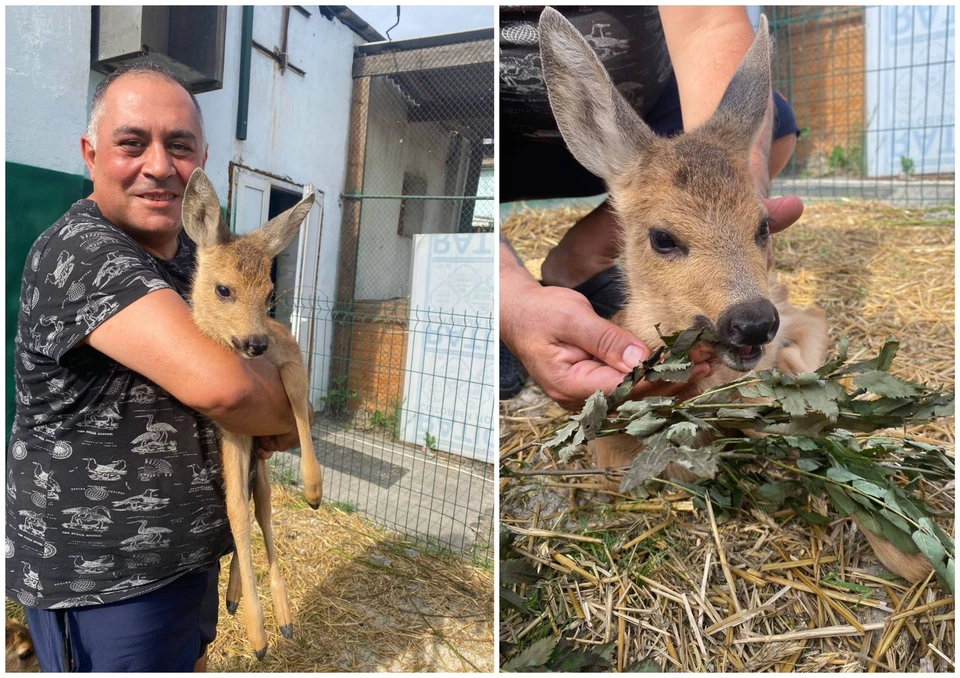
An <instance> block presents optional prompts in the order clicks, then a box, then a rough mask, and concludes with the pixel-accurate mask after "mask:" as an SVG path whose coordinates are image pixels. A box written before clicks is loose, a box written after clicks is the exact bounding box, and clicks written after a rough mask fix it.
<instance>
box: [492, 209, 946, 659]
mask: <svg viewBox="0 0 960 678" xmlns="http://www.w3.org/2000/svg"><path fill="white" fill-rule="evenodd" d="M587 211H588V210H586V209H578V208H573V209H570V208H566V209H557V210H551V211H534V210H525V211H523V212H520V213H519V214H517V215H515V216H513V217H512V218H511V219H509V220H508V221H506V222H505V223H504V225H503V233H504V235H505V236H506V237H507V238H508V239H509V240H510V241H511V242H512V243H513V244H514V245H515V247H516V249H517V250H518V252H519V253H520V254H521V256H522V257H524V259H525V260H526V261H527V262H528V268H529V269H530V270H531V272H533V273H534V275H537V274H538V273H539V265H540V263H541V262H542V260H543V257H544V256H545V255H546V253H547V252H548V251H549V249H550V248H551V247H553V246H554V245H555V244H556V243H557V242H558V241H559V239H560V237H561V236H562V235H563V233H564V232H565V230H566V229H567V228H568V227H569V226H570V225H571V224H572V223H574V221H576V219H578V218H579V217H580V216H582V215H583V214H585V213H586V212H587ZM953 220H954V213H953V210H952V209H938V210H920V209H913V210H904V209H897V208H892V207H889V206H884V205H878V204H871V203H858V202H851V201H843V202H840V203H814V204H812V205H808V206H807V209H806V212H805V214H804V217H803V219H802V220H801V222H800V223H799V224H797V225H794V226H793V227H792V228H790V229H789V230H788V231H786V232H785V233H782V234H779V235H776V236H775V237H774V242H775V260H776V266H777V269H778V271H779V272H780V278H781V280H782V281H784V282H785V283H786V284H787V286H788V288H789V289H790V294H791V299H792V301H793V302H794V304H795V305H797V306H800V307H803V306H807V305H810V304H814V303H816V304H817V305H819V306H820V307H821V308H823V310H824V311H825V312H826V314H827V320H828V323H829V324H830V325H831V327H832V328H833V331H832V336H833V338H834V339H836V337H837V336H838V335H839V334H843V335H844V336H846V337H847V338H848V339H849V340H850V347H851V351H850V353H851V355H850V357H851V359H857V358H858V357H860V356H869V355H870V354H871V352H873V353H872V354H873V355H875V352H876V351H877V350H878V349H879V348H880V346H881V345H882V343H883V340H884V339H885V338H887V337H888V336H893V337H896V338H897V339H899V340H900V341H901V349H900V353H899V355H898V357H897V359H896V361H895V362H894V366H893V369H892V370H891V371H892V372H894V373H897V374H899V375H901V376H904V377H907V378H910V379H915V380H918V381H923V382H926V383H928V384H932V385H938V386H942V387H943V388H945V389H951V390H952V389H953V388H954V379H955V376H954V228H953ZM564 420H565V413H564V412H563V411H562V410H561V409H560V408H559V407H557V406H556V405H555V404H553V403H552V402H550V401H549V400H547V399H546V398H545V397H544V396H543V395H542V393H541V392H540V391H539V389H538V388H536V387H528V388H526V389H525V390H524V391H523V392H522V393H521V394H520V395H519V396H517V397H516V398H514V399H513V400H511V401H507V402H505V403H502V404H501V429H500V435H501V439H500V443H501V446H500V451H501V462H502V464H503V465H504V466H505V467H506V468H507V469H511V470H522V471H525V472H528V473H529V472H531V471H533V472H535V473H536V472H538V471H543V470H550V471H553V473H552V474H548V475H527V476H521V477H516V476H512V477H505V478H504V479H503V480H501V484H500V492H501V522H502V524H503V525H504V526H505V527H506V529H508V530H509V531H510V532H511V533H512V534H513V541H512V545H511V547H510V548H509V550H507V551H506V552H502V553H501V555H500V557H501V559H503V558H508V557H509V558H519V559H522V560H524V561H526V562H527V563H529V564H531V565H532V566H533V567H535V568H536V569H537V570H538V571H539V573H540V574H541V575H543V578H541V579H540V580H539V581H537V582H536V583H533V584H523V585H516V586H514V587H513V588H514V590H515V591H517V592H518V593H519V594H520V595H521V596H522V597H523V598H524V599H525V600H526V601H527V603H528V606H529V609H530V614H524V613H521V612H518V611H517V610H515V609H514V608H512V607H510V606H502V609H501V617H500V630H499V636H500V638H499V639H500V643H501V651H502V652H503V654H502V655H501V660H509V659H511V658H514V657H516V656H517V655H518V653H519V652H520V651H522V650H524V649H525V648H529V647H530V646H531V645H532V644H533V643H534V642H535V641H537V640H539V639H543V638H548V637H557V636H559V637H562V638H564V639H567V640H569V641H571V642H572V643H573V645H574V646H575V647H576V648H577V649H579V650H586V651H589V650H591V649H594V650H595V649H597V648H599V647H601V646H603V645H604V644H607V643H613V644H614V645H615V649H614V650H613V651H612V653H611V654H610V655H609V656H610V662H609V663H610V664H611V665H612V668H613V669H619V670H624V669H630V668H637V667H638V666H641V665H642V666H644V667H645V668H647V669H648V670H650V669H655V670H667V671H823V672H862V671H867V672H872V671H878V670H880V671H953V670H954V666H953V659H952V658H953V656H954V652H955V633H954V606H953V600H952V599H951V598H949V597H948V594H947V593H945V592H944V591H943V590H942V589H941V587H940V585H939V584H938V583H937V582H936V581H934V580H928V581H926V582H922V583H920V584H918V585H915V586H909V585H908V584H907V583H906V582H904V581H903V580H899V579H897V578H895V577H893V576H892V575H889V574H888V573H887V572H886V570H885V569H884V568H883V567H882V566H880V565H879V564H878V562H877V561H876V559H875V557H874V556H873V554H872V552H871V551H870V549H869V548H868V547H867V544H866V540H865V539H864V538H863V535H861V534H859V533H858V532H857V529H856V527H855V526H853V525H852V524H851V523H850V522H849V521H847V520H837V521H834V522H833V523H832V524H831V525H829V526H825V527H823V528H820V527H810V526H807V525H804V524H798V523H797V522H796V521H794V520H791V519H789V516H788V515H774V516H769V515H766V514H763V513H759V512H757V513H751V514H743V513H741V514H739V515H736V516H735V517H734V518H733V519H732V520H730V521H727V522H726V523H722V524H720V523H718V522H717V520H716V518H715V516H714V515H713V513H712V511H709V510H708V511H699V510H696V509H694V507H693V505H692V503H691V502H690V500H689V498H688V497H687V496H686V495H685V494H684V493H683V492H679V491H677V492H672V491H663V492H661V493H660V495H659V497H655V498H653V499H652V500H646V501H643V502H637V501H631V500H629V499H628V498H626V497H621V496H611V495H609V494H605V493H602V492H597V491H595V489H596V481H595V480H592V479H591V476H589V475H574V474H570V475H562V472H563V470H564V469H566V470H572V471H574V472H576V470H578V469H586V468H590V467H591V460H590V459H589V455H588V458H587V459H585V460H583V461H579V462H574V464H573V465H572V468H567V467H564V469H561V467H560V466H559V464H558V462H556V461H554V460H551V459H547V458H546V457H544V456H543V455H541V454H540V453H539V452H538V451H537V450H538V448H537V447H536V446H530V447H528V446H527V444H528V443H531V442H532V441H534V440H536V439H537V438H538V437H539V436H541V435H543V434H545V433H547V432H550V431H551V430H552V429H554V428H555V427H556V426H557V425H558V424H559V423H560V422H562V421H564ZM908 433H909V434H910V435H911V436H914V437H915V438H919V439H920V440H926V441H928V442H939V443H942V444H944V445H945V446H946V447H947V449H948V450H949V452H950V454H951V455H952V454H953V450H954V422H953V419H950V420H948V421H939V422H934V423H931V424H928V425H925V426H918V427H913V428H911V429H909V430H908ZM925 492H926V496H925V500H926V501H927V503H928V505H929V506H930V507H931V508H932V509H934V511H935V512H936V513H937V514H938V516H939V518H938V520H939V524H940V525H941V527H943V528H944V529H945V530H946V531H947V532H949V533H952V532H953V529H954V512H955V503H954V501H955V487H954V482H952V481H951V482H950V483H947V484H945V485H943V486H940V487H934V486H931V485H927V486H926V487H925Z"/></svg>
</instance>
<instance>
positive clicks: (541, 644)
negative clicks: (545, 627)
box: [500, 637, 560, 671]
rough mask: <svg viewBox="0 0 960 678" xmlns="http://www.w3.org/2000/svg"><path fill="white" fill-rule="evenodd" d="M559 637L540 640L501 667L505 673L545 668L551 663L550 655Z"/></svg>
mask: <svg viewBox="0 0 960 678" xmlns="http://www.w3.org/2000/svg"><path fill="white" fill-rule="evenodd" d="M558 640H560V639H559V637H547V638H542V639H541V640H538V641H537V642H535V643H534V644H533V645H531V646H530V647H528V648H527V649H526V650H524V651H523V652H521V653H520V654H518V655H517V656H515V657H513V658H512V659H511V660H510V661H508V662H507V663H506V664H504V665H503V666H501V667H500V668H501V670H503V671H522V670H524V669H534V668H538V667H541V666H544V665H545V664H546V663H547V662H548V661H550V655H551V654H553V650H554V648H555V647H556V646H557V641H558Z"/></svg>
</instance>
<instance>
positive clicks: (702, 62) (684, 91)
mask: <svg viewBox="0 0 960 678" xmlns="http://www.w3.org/2000/svg"><path fill="white" fill-rule="evenodd" d="M660 22H661V23H662V24H663V35H664V37H665V38H666V41H667V50H668V51H669V52H670V61H671V62H672V63H673V71H674V73H675V74H676V76H677V89H678V90H679V91H680V109H681V111H682V114H683V128H684V129H686V130H691V129H693V128H695V127H697V126H699V125H701V124H703V123H704V122H706V121H707V120H708V119H709V118H710V116H711V115H713V112H714V111H715V110H717V105H718V104H719V103H720V99H722V98H723V93H724V92H725V91H726V89H727V85H729V84H730V80H731V79H732V78H733V74H734V73H735V72H736V70H737V66H738V65H740V60H741V59H743V56H744V55H745V54H746V53H747V50H748V49H749V48H750V45H751V44H752V43H753V36H754V33H753V27H752V26H751V25H750V19H749V18H748V17H747V10H746V9H745V8H744V7H722V6H714V7H676V6H671V7H664V6H661V7H660ZM772 104H773V102H772V100H771V103H770V105H769V106H768V108H767V116H766V118H765V120H764V124H763V129H762V130H761V132H760V135H759V137H758V138H757V143H756V144H755V145H754V148H753V151H752V152H751V155H750V172H751V174H752V176H753V180H754V183H755V184H756V186H757V192H758V193H759V194H760V196H761V197H763V198H766V197H767V196H768V195H769V193H770V173H769V157H770V140H771V137H772V135H773V105H772Z"/></svg>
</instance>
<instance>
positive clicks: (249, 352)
mask: <svg viewBox="0 0 960 678" xmlns="http://www.w3.org/2000/svg"><path fill="white" fill-rule="evenodd" d="M269 342H270V339H269V337H267V335H265V334H254V335H251V336H249V337H247V338H246V339H244V340H243V343H242V344H241V345H239V346H237V345H238V344H239V343H240V342H238V341H237V340H236V339H234V342H233V343H234V346H237V347H238V348H239V349H240V350H241V352H242V353H243V354H244V355H246V356H248V357H250V358H256V357H257V356H261V355H263V354H264V353H266V352H267V345H268V344H269Z"/></svg>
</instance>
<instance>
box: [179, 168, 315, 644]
mask: <svg viewBox="0 0 960 678" xmlns="http://www.w3.org/2000/svg"><path fill="white" fill-rule="evenodd" d="M313 202H314V196H313V195H309V196H307V197H306V198H304V199H303V200H301V201H300V202H299V203H297V204H296V205H295V206H294V207H292V208H291V209H289V210H287V211H286V212H284V213H283V214H281V215H279V216H278V217H276V218H274V219H272V220H271V221H269V222H268V223H266V224H264V225H263V226H261V227H260V228H258V229H257V230H256V231H254V232H253V233H250V234H248V235H246V236H236V235H234V234H232V233H230V232H229V230H228V229H227V226H226V224H225V223H223V221H222V219H221V216H220V202H219V201H218V200H217V194H216V192H215V191H214V189H213V185H212V184H211V183H210V181H209V179H207V177H206V175H205V174H204V173H203V170H201V169H199V168H198V169H196V170H194V172H193V174H192V175H191V177H190V181H189V182H188V183H187V188H186V190H185V191H184V196H183V227H184V229H185V230H186V232H187V234H188V235H189V236H190V238H191V239H192V240H193V241H194V242H195V243H196V244H197V265H196V273H195V276H194V281H193V290H192V292H191V297H190V298H191V304H192V315H193V321H194V322H195V323H196V325H197V327H199V328H200V331H201V332H203V334H205V335H206V336H208V337H210V338H211V339H213V340H214V341H217V342H219V343H220V344H221V345H223V346H224V347H226V348H229V349H232V350H235V351H236V352H237V353H238V354H239V355H241V356H243V357H245V358H254V357H257V356H259V355H263V357H264V358H266V359H267V360H269V361H270V362H271V363H273V364H274V365H276V367H277V368H278V369H279V370H280V378H281V380H282V381H283V387H284V390H285V391H286V393H287V398H288V399H289V400H290V405H291V407H292V408H293V413H294V416H295V418H296V422H297V430H298V433H299V436H300V475H301V478H302V479H303V486H304V496H305V498H306V500H307V503H309V504H310V505H311V506H312V507H313V508H317V507H318V506H319V505H320V496H321V493H322V488H321V471H320V464H319V463H318V461H317V458H316V455H315V454H314V449H313V440H312V438H311V434H310V424H311V419H312V410H311V407H310V402H309V398H308V393H307V388H308V386H307V374H306V371H305V370H304V367H303V360H302V358H301V356H300V346H299V345H298V344H297V341H296V339H294V338H293V335H291V334H290V332H289V330H287V328H286V327H284V326H283V325H281V324H280V323H278V322H276V321H275V320H272V319H271V318H269V317H268V316H267V305H268V303H269V301H270V294H271V292H272V291H273V284H272V283H271V281H270V261H271V260H272V259H273V257H275V256H276V255H277V254H279V253H280V252H281V251H282V250H283V249H284V248H285V247H286V246H287V244H288V243H289V242H290V240H291V239H293V236H294V235H295V234H296V232H297V229H298V228H299V227H300V224H301V223H302V222H303V220H304V218H305V217H306V216H307V214H308V213H309V212H310V208H311V207H312V206H313ZM252 446H253V439H252V438H251V437H250V436H246V435H241V434H238V433H234V432H231V431H227V430H226V429H223V428H220V456H221V459H222V463H223V479H224V486H225V488H226V499H227V517H228V518H229V520H230V529H231V531H232V532H233V539H234V542H235V543H236V549H237V550H236V553H235V554H234V557H233V561H232V562H231V563H230V583H229V585H228V587H227V610H228V611H230V613H231V614H232V613H233V612H234V611H236V608H237V605H238V603H239V600H240V597H241V595H242V596H243V597H244V598H245V599H246V602H245V603H244V625H245V627H246V631H247V637H248V639H249V640H250V643H251V645H252V646H253V651H254V654H256V656H257V658H258V659H262V658H263V656H264V655H265V654H266V650H267V636H266V632H265V631H264V628H263V611H262V609H261V607H260V600H259V598H258V597H257V589H256V580H255V579H254V574H253V557H252V554H251V549H250V512H249V502H250V492H249V481H248V478H249V473H250V464H251V459H252ZM253 498H254V504H255V514H256V517H257V522H258V523H259V524H260V529H261V530H262V531H263V540H264V544H265V546H266V549H267V560H268V562H269V565H270V593H271V596H272V598H273V608H274V613H275V614H276V617H277V623H278V624H279V626H280V632H281V633H282V635H283V636H284V637H285V638H290V637H292V635H293V623H292V618H291V615H290V603H289V601H288V599H287V591H286V585H285V584H284V581H283V577H282V576H281V574H280V569H279V566H278V563H277V554H276V550H275V549H274V544H273V530H272V527H271V524H270V516H271V509H270V478H269V472H268V470H267V466H266V462H265V461H264V460H262V459H259V460H258V461H257V477H256V482H255V485H254V490H253Z"/></svg>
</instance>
